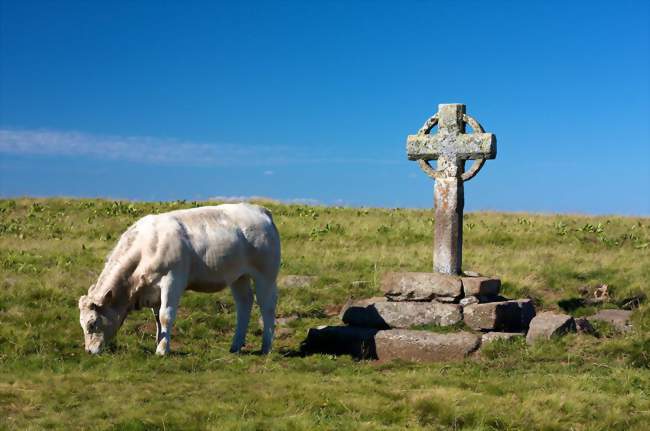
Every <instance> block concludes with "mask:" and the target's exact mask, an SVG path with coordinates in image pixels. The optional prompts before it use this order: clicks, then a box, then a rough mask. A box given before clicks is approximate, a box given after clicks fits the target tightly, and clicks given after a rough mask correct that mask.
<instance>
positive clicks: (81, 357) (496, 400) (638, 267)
mask: <svg viewBox="0 0 650 431" xmlns="http://www.w3.org/2000/svg"><path fill="white" fill-rule="evenodd" d="M201 204H202V203H195V202H173V203H130V202H111V201H103V200H71V199H45V200H44V199H17V200H0V273H1V276H0V282H1V283H2V284H1V286H0V428H2V429H20V430H25V429H43V428H55V429H93V430H95V429H127V430H145V429H160V430H173V429H178V430H190V429H214V430H231V429H232V430H235V429H236V430H240V429H241V430H302V429H309V430H313V429H323V430H330V429H331V430H402V429H412V430H419V429H434V430H435V429H464V430H465V429H466V430H534V429H540V430H569V429H573V430H630V429H637V430H648V429H650V306H648V305H647V304H643V305H642V306H641V308H639V309H637V310H636V311H635V313H634V315H633V322H634V327H635V329H634V331H633V332H631V333H629V334H627V335H616V334H615V333H613V331H611V329H608V328H606V327H601V328H600V329H601V332H602V336H601V337H600V338H595V337H591V336H578V335H569V336H567V337H564V338H562V339H558V340H552V341H548V342H545V343H540V344H538V345H535V346H534V347H529V346H526V345H525V344H524V343H510V344H508V343H503V342H499V343H495V344H493V345H491V346H490V347H489V348H486V349H485V350H484V351H483V353H482V354H481V356H480V357H477V358H472V359H468V360H466V361H465V362H461V363H450V364H425V365H418V364H410V363H389V364H382V365H379V364H375V363H373V362H355V361H353V360H352V359H350V358H346V357H330V356H310V357H299V356H295V355H293V354H292V352H295V351H296V350H297V349H298V348H299V345H300V342H301V341H302V340H303V339H304V338H305V335H306V333H307V329H308V328H309V327H312V326H316V325H321V324H327V323H331V324H336V323H337V318H336V317H328V316H330V315H331V314H332V313H331V312H330V311H331V310H335V309H336V307H338V306H340V305H341V304H342V303H344V302H345V301H346V300H347V299H348V298H349V297H357V298H362V297H367V296H371V295H376V294H378V286H377V280H378V276H379V275H380V274H381V273H382V272H383V271H389V270H405V271H426V270H430V267H431V242H432V238H431V235H432V226H433V219H432V212H431V211H415V210H403V209H395V210H388V209H352V208H329V207H307V206H297V205H291V206H287V205H280V204H274V203H265V205H266V206H267V207H269V208H270V209H271V210H272V211H273V214H274V219H275V221H276V224H277V225H278V228H279V230H280V233H281V235H282V241H283V263H282V273H283V274H309V275H317V276H318V277H319V279H318V282H317V283H316V284H314V285H313V286H311V287H309V288H304V289H298V288H283V287H281V289H280V300H279V309H278V315H279V316H292V315H297V316H298V317H299V318H298V319H297V320H294V321H293V322H291V323H290V324H289V330H288V331H284V332H283V334H282V335H281V336H280V337H279V338H278V339H276V343H275V351H274V353H272V354H271V355H270V356H268V357H261V356H259V355H255V354H252V352H254V351H255V350H257V349H259V345H260V337H259V331H258V328H259V326H258V323H257V318H258V317H259V313H258V311H257V310H255V311H254V315H253V327H252V333H251V334H249V340H248V342H249V347H248V351H249V352H251V354H242V355H232V354H229V353H228V347H229V344H230V340H231V337H232V334H233V331H234V323H235V317H234V310H233V302H232V299H231V298H230V295H229V293H228V292H227V291H224V292H221V293H219V294H212V295H208V294H199V293H188V294H186V295H185V296H184V297H183V299H182V302H181V310H180V313H179V318H178V320H177V325H176V327H175V334H174V336H173V337H172V350H173V351H174V354H172V355H171V356H170V357H166V358H159V357H156V356H155V355H154V354H153V351H154V336H155V334H154V332H155V331H154V330H155V325H154V323H153V318H152V316H151V312H150V311H149V310H142V311H138V312H134V313H133V314H131V315H130V316H129V318H128V319H127V321H126V322H125V325H124V326H123V327H122V329H121V331H120V332H119V334H118V337H117V342H116V345H115V347H114V349H113V351H112V352H111V353H107V354H103V355H100V356H97V357H91V356H89V355H87V354H85V353H84V351H83V337H82V332H81V328H80V327H79V323H78V309H77V301H78V298H79V296H80V295H82V294H83V293H85V292H86V290H87V289H88V287H89V286H90V284H92V283H93V282H94V281H95V279H96V277H97V275H98V274H99V272H100V271H101V269H102V265H103V262H104V259H105V257H106V255H107V253H108V252H109V250H110V249H111V248H112V247H113V245H114V244H115V242H116V239H117V238H118V237H119V235H120V234H121V233H122V232H123V231H124V230H125V229H126V228H127V226H129V225H130V224H131V223H132V222H134V221H135V220H136V219H138V218H139V217H141V216H143V215H145V214H148V213H158V212H164V211H169V210H173V209H178V208H187V207H192V206H198V205H201ZM203 204H204V203H203ZM464 244H465V253H464V259H465V262H464V267H465V269H468V270H474V271H478V272H482V273H486V274H492V275H499V276H500V277H501V278H502V280H503V281H504V294H505V295H506V296H509V297H513V298H514V297H531V298H534V300H535V301H536V303H537V305H538V309H560V304H570V303H572V301H571V299H572V298H576V297H578V296H579V294H578V289H579V288H580V287H581V286H595V285H600V284H603V283H606V284H608V285H609V287H610V291H611V293H612V295H613V299H614V302H616V301H618V300H622V299H623V298H625V297H628V296H632V295H635V294H639V293H645V294H646V295H648V296H649V297H650V283H649V281H650V219H648V218H623V217H615V216H612V217H584V216H566V215H531V214H500V213H470V214H467V215H466V219H465V243H464ZM355 281H365V282H366V283H354V282H355ZM605 306H608V307H612V306H614V304H606V305H605ZM594 310H595V308H593V307H590V308H584V307H582V308H581V307H578V308H572V309H571V313H573V314H574V315H585V314H590V313H591V312H593V311H594Z"/></svg>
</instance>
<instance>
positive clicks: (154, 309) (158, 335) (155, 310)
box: [151, 308, 162, 346]
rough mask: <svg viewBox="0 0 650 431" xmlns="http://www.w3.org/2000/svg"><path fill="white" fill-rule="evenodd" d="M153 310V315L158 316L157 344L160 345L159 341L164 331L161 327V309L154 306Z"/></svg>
mask: <svg viewBox="0 0 650 431" xmlns="http://www.w3.org/2000/svg"><path fill="white" fill-rule="evenodd" d="M151 311H153V317H155V318H156V346H158V343H159V342H160V333H161V332H162V330H161V328H160V309H158V308H152V309H151Z"/></svg>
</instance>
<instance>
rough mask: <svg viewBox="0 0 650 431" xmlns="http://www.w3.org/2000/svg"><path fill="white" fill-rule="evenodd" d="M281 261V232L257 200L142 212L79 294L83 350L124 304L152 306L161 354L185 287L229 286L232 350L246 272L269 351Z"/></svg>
mask: <svg viewBox="0 0 650 431" xmlns="http://www.w3.org/2000/svg"><path fill="white" fill-rule="evenodd" d="M279 268H280V236H279V234H278V231H277V229H276V227H275V224H274V223H273V219H272V218H271V214H270V212H269V211H268V210H266V209H265V208H262V207H260V206H257V205H251V204H246V203H242V204H226V205H218V206H208V207H201V208H193V209H187V210H179V211H172V212H168V213H164V214H158V215H148V216H146V217H143V218H142V219H140V220H138V221H137V222H136V223H135V224H133V225H132V226H131V227H130V228H129V229H128V230H127V231H126V232H125V233H124V234H122V236H121V237H120V240H119V241H118V243H117V246H116V247H115V248H114V249H113V251H112V252H111V254H110V255H109V256H108V259H107V261H106V265H105V266H104V270H103V271H102V273H101V274H100V276H99V279H98V280H97V283H96V284H94V285H93V286H91V287H90V289H89V290H88V295H84V296H82V297H81V298H79V311H80V313H79V314H80V316H79V320H80V323H81V327H82V328H83V331H84V337H85V345H86V351H87V352H89V353H99V352H100V351H101V349H102V348H103V347H104V346H105V345H106V343H107V342H108V341H109V340H110V339H111V338H113V337H114V336H115V333H116V332H117V330H118V329H119V327H120V326H121V325H122V322H123V321H124V319H125V318H126V316H127V314H128V313H129V311H130V310H132V309H138V308H140V307H151V308H152V309H153V312H154V315H155V317H156V324H157V331H156V343H157V347H156V354H158V355H165V354H167V353H168V352H169V347H170V335H171V332H172V326H173V324H174V319H175V317H176V310H177V308H178V303H179V300H180V297H181V295H182V294H183V292H184V291H185V290H186V289H187V290H195V291H199V292H216V291H219V290H221V289H223V288H225V287H226V286H230V289H231V291H232V295H233V297H234V300H235V306H236V309H237V329H236V331H235V336H234V338H233V341H232V345H231V348H230V351H231V352H239V350H240V349H241V348H242V346H243V345H244V344H245V339H246V332H247V329H248V323H249V321H250V315H251V308H252V306H253V291H252V290H251V280H252V281H254V282H255V296H256V298H257V303H258V305H259V306H260V310H261V314H262V320H263V322H264V332H263V336H262V353H268V352H269V351H270V349H271V342H272V340H273V329H274V325H275V305H276V302H277V286H276V278H277V274H278V270H279Z"/></svg>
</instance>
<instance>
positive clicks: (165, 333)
mask: <svg viewBox="0 0 650 431" xmlns="http://www.w3.org/2000/svg"><path fill="white" fill-rule="evenodd" d="M184 288H185V280H184V278H183V277H181V276H179V275H175V274H174V273H173V272H171V271H170V272H169V273H167V275H165V276H164V277H162V278H161V280H160V311H159V317H160V335H159V337H158V338H159V339H158V346H157V347H156V354H157V355H160V356H164V355H166V354H167V353H169V347H170V343H171V335H172V327H173V326H174V320H175V319H176V311H177V310H178V303H179V301H180V298H181V294H182V293H183V289H184Z"/></svg>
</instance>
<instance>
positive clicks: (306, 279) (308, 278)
mask: <svg viewBox="0 0 650 431" xmlns="http://www.w3.org/2000/svg"><path fill="white" fill-rule="evenodd" d="M317 280H318V277H316V276H313V275H283V276H281V277H279V279H278V285H279V286H281V287H288V288H294V287H297V288H305V287H309V286H311V285H312V284H314V283H316V281H317Z"/></svg>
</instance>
